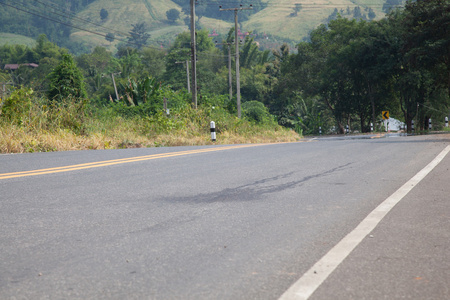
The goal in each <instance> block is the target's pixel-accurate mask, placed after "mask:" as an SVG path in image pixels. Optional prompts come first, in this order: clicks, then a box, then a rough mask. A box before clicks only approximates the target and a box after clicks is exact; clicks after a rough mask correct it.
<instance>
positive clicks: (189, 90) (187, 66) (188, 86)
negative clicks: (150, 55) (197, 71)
mask: <svg viewBox="0 0 450 300" xmlns="http://www.w3.org/2000/svg"><path fill="white" fill-rule="evenodd" d="M175 63H176V64H185V63H186V77H187V90H188V93H190V92H191V81H190V80H189V60H188V59H186V61H176V62H175Z"/></svg>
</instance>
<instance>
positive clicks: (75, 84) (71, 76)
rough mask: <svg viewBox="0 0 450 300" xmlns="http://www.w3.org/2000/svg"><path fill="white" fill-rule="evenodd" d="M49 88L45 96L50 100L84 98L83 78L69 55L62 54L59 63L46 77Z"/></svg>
mask: <svg viewBox="0 0 450 300" xmlns="http://www.w3.org/2000/svg"><path fill="white" fill-rule="evenodd" d="M48 79H49V82H50V87H49V90H48V92H47V96H48V98H49V99H51V100H57V101H62V100H63V99H65V98H74V99H82V98H85V97H86V90H85V87H84V76H83V74H82V73H81V71H80V69H78V67H77V66H76V64H75V62H74V60H73V58H72V56H71V55H69V54H63V55H62V59H61V62H60V63H59V64H58V65H57V66H56V68H55V69H54V70H53V71H52V72H51V73H50V74H49V75H48Z"/></svg>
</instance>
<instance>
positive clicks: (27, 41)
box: [0, 33, 36, 47]
mask: <svg viewBox="0 0 450 300" xmlns="http://www.w3.org/2000/svg"><path fill="white" fill-rule="evenodd" d="M6 44H8V45H26V46H28V47H34V45H36V41H35V40H34V39H32V38H29V37H26V36H23V35H18V34H12V33H0V46H3V45H6Z"/></svg>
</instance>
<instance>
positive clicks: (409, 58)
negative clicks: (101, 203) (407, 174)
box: [0, 0, 450, 134]
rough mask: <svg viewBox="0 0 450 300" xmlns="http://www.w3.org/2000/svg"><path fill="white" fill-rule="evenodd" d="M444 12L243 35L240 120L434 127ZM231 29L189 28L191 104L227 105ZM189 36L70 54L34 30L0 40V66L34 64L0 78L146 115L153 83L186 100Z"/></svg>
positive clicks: (449, 98) (156, 90)
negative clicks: (290, 42) (30, 40)
mask: <svg viewBox="0 0 450 300" xmlns="http://www.w3.org/2000/svg"><path fill="white" fill-rule="evenodd" d="M19 2H20V1H19ZM61 2H65V1H61ZM73 2H74V1H72V3H73ZM88 2H89V1H85V0H84V1H79V5H78V6H76V7H71V8H70V9H73V10H76V9H79V8H80V7H82V6H83V5H86V4H88ZM1 22H5V20H2V21H1ZM24 22H25V21H24ZM26 22H32V20H27V21H26ZM449 22H450V0H432V1H411V2H407V3H406V5H405V7H404V8H402V9H393V10H391V11H390V12H389V13H388V14H387V15H386V17H385V18H383V19H381V20H377V21H374V20H372V21H367V20H362V19H352V20H349V19H346V18H343V17H341V16H340V15H339V14H338V15H337V16H336V18H335V19H333V20H330V21H329V23H328V24H324V25H321V26H319V27H318V28H316V29H314V30H312V31H311V33H310V35H309V37H308V40H307V41H304V42H301V43H299V44H298V45H297V47H296V49H289V47H288V46H287V45H284V46H282V47H281V48H280V49H276V50H273V51H268V50H265V51H264V50H261V49H260V48H259V47H258V45H257V43H255V42H254V40H253V38H252V37H251V36H247V38H246V39H245V40H244V41H243V42H242V45H241V46H240V63H241V69H240V76H241V96H242V101H243V105H242V107H243V111H244V112H245V114H244V118H246V119H248V120H251V121H252V122H255V123H258V122H260V123H264V122H268V121H267V120H272V117H271V116H270V115H272V116H274V118H275V119H276V121H277V122H278V124H280V125H282V126H284V127H288V128H292V129H294V130H295V131H297V132H298V133H303V134H317V133H318V131H319V127H321V128H322V131H323V132H325V133H335V132H338V133H343V132H344V128H345V126H346V125H349V126H350V129H351V130H352V131H359V132H368V131H370V124H371V123H373V124H375V126H377V124H380V120H381V112H382V111H386V110H388V111H390V112H391V113H390V114H391V117H394V118H396V119H399V120H401V121H404V122H405V123H406V124H407V125H408V130H411V122H412V121H413V120H415V122H416V129H424V128H427V127H428V126H427V125H428V120H429V119H430V118H432V119H433V125H434V126H436V125H439V123H441V124H442V123H443V122H444V117H445V116H448V114H449V109H450V27H449V26H448V24H449ZM52 26H56V27H57V25H55V24H53V25H52ZM28 28H29V27H28ZM24 30H25V27H24ZM55 30H57V29H55ZM233 39H234V28H232V29H230V32H229V34H228V37H227V38H226V39H225V40H224V41H222V43H221V44H222V45H215V43H214V42H213V40H212V39H211V38H210V37H209V36H208V32H207V31H203V30H199V31H198V32H197V49H198V70H197V73H198V85H199V100H198V101H199V105H200V106H202V105H203V106H205V107H213V106H214V107H222V108H223V109H224V110H226V111H227V113H230V114H235V112H236V99H235V96H232V97H231V98H230V97H229V94H228V93H229V86H228V55H229V53H230V55H231V59H232V66H233V69H232V70H231V71H232V75H233V86H232V90H233V92H234V93H235V91H236V85H235V82H234V78H235V77H234V76H235V70H234V56H235V55H234V47H230V52H229V51H228V47H227V46H226V45H223V44H226V43H229V44H231V43H233V42H234V40H233ZM189 45H190V33H189V32H184V33H180V34H179V35H178V36H177V38H176V40H175V42H174V43H173V44H172V45H171V47H170V49H168V50H162V49H159V48H152V47H146V46H144V47H136V45H134V44H129V45H128V46H127V45H123V46H122V47H121V48H120V49H119V51H118V52H117V53H115V54H113V53H110V52H108V51H106V50H105V49H104V48H101V47H97V48H95V49H94V50H93V51H92V52H91V53H88V54H82V55H78V56H75V57H74V56H72V55H69V54H68V51H67V50H65V49H63V48H60V47H59V46H56V44H55V43H53V42H51V41H49V40H48V39H47V37H46V36H45V35H40V36H39V37H38V38H37V43H36V46H35V47H33V48H28V47H25V46H9V45H6V46H3V47H0V61H1V64H2V65H5V64H24V63H36V64H38V65H39V67H37V68H31V67H28V66H22V67H20V68H19V69H18V70H14V71H10V70H2V71H1V73H0V82H8V83H10V85H8V87H12V86H15V87H19V86H22V87H29V88H32V89H33V90H34V91H35V92H36V93H41V94H42V95H43V96H44V97H47V98H48V99H50V101H62V100H61V99H62V98H64V97H65V98H70V99H72V101H78V100H76V99H88V100H89V105H91V106H92V107H115V108H116V109H117V110H118V111H120V112H121V113H123V114H124V115H141V116H142V115H144V116H147V115H148V116H150V115H154V114H156V113H157V112H158V109H160V108H161V107H162V106H163V97H162V96H161V95H162V94H164V93H161V91H162V90H170V91H173V92H174V93H181V94H183V95H186V96H183V97H184V98H183V97H181V96H180V97H181V98H183V99H184V100H182V101H189V96H188V93H187V79H188V77H187V73H186V67H187V66H186V62H188V61H189V60H190V48H189ZM62 65H63V66H66V68H63V67H62ZM188 65H189V63H188ZM68 69H70V70H72V71H70V72H69V73H70V74H71V75H68V74H69V73H67V72H68V71H67V70H68ZM74 70H76V71H74ZM64 72H66V73H64ZM58 73H59V74H58ZM74 74H77V75H74ZM75 78H76V80H75ZM74 81H75V82H79V83H78V84H76V85H74ZM114 83H115V85H116V89H117V93H116V91H115V88H114ZM181 94H177V95H181ZM69 96H70V97H69ZM177 97H178V96H177ZM180 97H178V98H177V99H181V98H180ZM177 101H178V102H179V101H181V100H177ZM175 102H176V101H175ZM175 102H174V103H173V105H178V104H176V103H175ZM178 102H177V103H178ZM170 105H171V104H170V101H169V106H170ZM269 112H270V115H269ZM3 115H4V114H3ZM0 118H1V117H0Z"/></svg>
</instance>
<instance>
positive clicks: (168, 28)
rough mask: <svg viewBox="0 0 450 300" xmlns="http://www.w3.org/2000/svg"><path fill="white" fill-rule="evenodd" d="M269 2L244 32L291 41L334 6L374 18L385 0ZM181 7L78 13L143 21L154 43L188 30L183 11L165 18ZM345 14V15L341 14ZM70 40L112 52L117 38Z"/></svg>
mask: <svg viewBox="0 0 450 300" xmlns="http://www.w3.org/2000/svg"><path fill="white" fill-rule="evenodd" d="M266 2H267V3H268V4H269V5H268V7H267V8H266V9H264V10H262V11H259V12H258V13H254V14H252V15H251V16H250V18H249V20H247V21H245V22H243V28H242V30H244V31H254V30H257V31H258V32H265V33H267V34H271V35H274V36H276V37H280V38H286V39H290V40H294V41H301V40H302V39H303V38H304V37H306V36H307V35H308V33H309V32H310V31H311V30H313V29H314V28H316V27H317V26H318V25H320V24H321V23H324V22H325V21H326V19H327V17H328V16H329V15H330V14H331V13H332V12H333V10H334V9H335V8H337V9H338V10H340V9H343V10H344V11H346V9H347V6H348V7H349V8H350V9H353V8H354V7H355V6H360V7H361V10H362V13H363V14H367V12H365V11H364V8H365V7H370V8H372V9H373V10H374V11H375V13H376V15H377V19H380V18H382V17H384V13H383V12H382V11H381V8H382V6H383V3H384V2H385V0H303V1H298V0H267V1H266ZM295 3H302V4H303V9H302V10H301V11H300V12H299V13H298V15H297V16H291V13H292V12H293V7H294V5H295ZM102 8H105V9H107V10H108V13H109V17H108V19H107V20H106V21H104V22H102V21H101V19H100V10H101V9H102ZM171 8H176V9H179V10H181V9H180V7H179V6H178V5H177V4H175V3H174V2H172V1H168V0H142V1H131V0H97V1H95V2H93V3H92V4H91V5H89V7H88V8H87V9H85V10H84V11H82V12H80V13H79V14H78V16H79V17H80V18H83V19H88V20H90V21H91V22H96V23H101V24H102V25H103V26H105V27H108V28H112V29H116V30H119V31H121V32H125V33H128V32H129V31H130V30H131V29H132V24H136V23H139V22H146V24H147V25H148V26H149V33H150V34H151V38H150V44H152V45H157V44H158V43H157V40H158V39H160V38H161V37H164V39H167V37H168V36H169V37H171V38H172V39H175V35H176V34H177V33H179V32H182V31H184V30H186V29H187V27H186V26H185V25H184V22H183V21H182V20H183V18H185V17H186V15H184V14H182V15H181V16H180V20H178V21H177V22H176V24H170V23H169V22H168V21H167V18H166V12H167V11H168V10H169V9H171ZM344 17H347V15H344ZM200 22H201V25H202V26H203V27H204V28H205V29H208V30H210V31H212V30H213V29H215V30H216V31H217V32H220V33H223V34H225V33H227V32H228V30H229V29H230V28H231V27H233V26H234V24H233V23H229V22H224V21H221V20H217V19H211V18H206V17H203V18H201V20H200ZM85 26H86V28H87V29H89V30H92V31H95V32H101V33H103V34H107V33H108V32H112V31H108V29H104V28H99V27H96V26H94V25H91V24H85ZM114 34H115V35H116V37H117V38H120V39H124V40H126V38H127V36H126V35H121V34H118V33H115V32H114ZM71 39H72V40H73V41H79V42H82V43H84V44H86V45H87V46H88V47H91V48H93V47H95V46H99V45H100V46H104V47H106V48H108V49H109V50H111V51H113V52H114V50H115V49H116V46H117V45H118V43H119V42H120V41H117V40H116V41H114V42H113V43H111V44H110V43H109V42H107V41H106V40H105V39H104V38H103V37H100V36H96V35H94V34H91V33H87V32H77V31H76V30H75V31H74V33H73V34H72V36H71Z"/></svg>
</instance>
